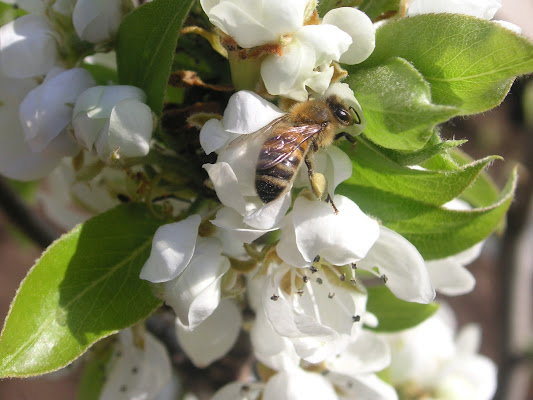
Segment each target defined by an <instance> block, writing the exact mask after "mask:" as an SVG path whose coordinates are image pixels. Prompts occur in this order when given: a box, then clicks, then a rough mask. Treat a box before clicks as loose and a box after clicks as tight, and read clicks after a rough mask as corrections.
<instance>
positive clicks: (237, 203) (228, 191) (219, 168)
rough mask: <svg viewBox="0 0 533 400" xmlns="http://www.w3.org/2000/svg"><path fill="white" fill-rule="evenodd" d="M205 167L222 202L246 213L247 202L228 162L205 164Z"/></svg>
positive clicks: (241, 212)
mask: <svg viewBox="0 0 533 400" xmlns="http://www.w3.org/2000/svg"><path fill="white" fill-rule="evenodd" d="M203 167H204V169H205V170H206V171H207V173H208V174H209V178H210V179H211V182H213V185H214V186H215V190H216V192H217V196H218V199H219V200H220V202H221V203H222V204H224V205H225V206H226V207H231V208H233V209H234V210H236V211H237V212H239V213H240V214H241V215H244V213H245V212H246V204H245V202H244V198H243V197H242V195H241V192H240V187H239V181H238V180H237V176H236V175H235V172H234V171H233V169H232V168H231V166H230V165H229V164H228V163H226V162H217V163H216V164H204V165H203Z"/></svg>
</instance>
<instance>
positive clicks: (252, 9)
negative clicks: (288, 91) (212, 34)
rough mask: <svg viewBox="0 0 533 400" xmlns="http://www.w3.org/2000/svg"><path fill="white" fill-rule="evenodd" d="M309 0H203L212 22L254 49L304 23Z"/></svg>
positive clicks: (203, 5) (274, 40)
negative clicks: (244, 0) (268, 0)
mask: <svg viewBox="0 0 533 400" xmlns="http://www.w3.org/2000/svg"><path fill="white" fill-rule="evenodd" d="M308 2H309V0H290V1H286V0H274V1H270V2H268V4H267V5H266V6H265V3H266V2H264V1H262V0H251V1H246V2H239V1H237V0H200V3H201V5H202V8H203V9H204V11H205V13H206V14H207V15H208V17H209V20H210V21H211V23H212V24H213V25H215V26H217V27H218V28H220V29H221V30H222V31H223V32H224V33H226V34H228V35H230V36H231V37H233V39H235V41H236V42H237V43H239V45H240V46H241V47H244V48H250V47H255V46H260V45H262V44H267V43H270V42H276V41H278V39H279V38H280V36H283V35H286V34H289V33H291V32H294V31H295V30H297V29H298V28H300V27H301V26H302V25H303V23H304V17H305V11H306V7H307V3H308Z"/></svg>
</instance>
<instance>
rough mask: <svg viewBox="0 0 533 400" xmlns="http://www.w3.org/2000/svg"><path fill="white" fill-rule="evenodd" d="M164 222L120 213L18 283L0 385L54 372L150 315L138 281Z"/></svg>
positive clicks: (146, 287) (64, 243) (64, 240)
mask: <svg viewBox="0 0 533 400" xmlns="http://www.w3.org/2000/svg"><path fill="white" fill-rule="evenodd" d="M162 223H163V222H162V221H159V220H157V219H155V218H154V217H153V216H152V215H151V214H150V213H149V212H148V211H147V209H146V207H145V206H144V205H140V204H127V205H120V206H118V207H116V208H114V209H112V210H111V211H108V212H106V213H103V214H101V215H98V216H97V217H94V218H92V219H91V220H89V221H87V222H85V223H83V224H81V225H78V226H77V227H76V228H74V229H73V230H72V231H70V232H69V233H67V234H65V235H63V236H62V237H61V238H60V239H58V240H57V241H56V242H54V243H53V244H52V245H51V246H50V247H49V248H48V249H47V250H46V251H45V252H44V254H43V256H42V257H41V259H39V260H38V261H37V262H36V264H35V265H34V267H33V268H32V269H31V270H30V272H29V273H28V275H27V276H26V278H25V279H24V280H23V281H22V283H21V285H20V287H19V289H18V291H17V295H16V297H15V299H14V300H13V303H12V305H11V309H10V311H9V315H8V317H7V319H6V321H5V324H4V328H3V331H2V334H1V336H0V377H26V376H33V375H39V374H43V373H46V372H51V371H55V370H57V369H59V368H62V367H64V366H65V365H67V364H69V363H70V362H72V361H73V360H74V359H76V358H77V357H79V356H80V355H81V354H82V353H84V352H85V351H86V350H87V349H88V348H89V347H90V346H91V345H92V344H93V343H95V342H96V341H98V340H100V339H102V338H104V337H106V336H109V335H111V334H113V333H115V332H118V331H120V330H121V329H124V328H126V327H128V326H130V325H132V324H135V323H137V322H138V321H141V320H143V319H144V318H146V317H147V316H148V315H150V314H151V313H152V311H154V310H155V309H156V308H157V307H158V306H159V305H160V304H161V300H159V299H158V298H157V297H155V296H154V294H153V293H152V288H151V285H150V283H149V282H147V281H144V280H141V279H140V278H139V272H140V270H141V268H142V266H143V265H144V262H145V261H146V259H147V258H148V256H149V254H150V249H151V243H152V237H153V235H154V233H155V231H156V229H157V228H158V227H159V226H160V225H161V224H162Z"/></svg>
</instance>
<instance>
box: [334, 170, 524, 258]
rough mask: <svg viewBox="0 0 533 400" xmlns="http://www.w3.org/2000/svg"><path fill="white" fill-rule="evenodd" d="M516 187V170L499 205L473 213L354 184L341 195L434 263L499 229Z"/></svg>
mask: <svg viewBox="0 0 533 400" xmlns="http://www.w3.org/2000/svg"><path fill="white" fill-rule="evenodd" d="M515 187H516V170H515V171H513V174H512V175H511V177H510V178H509V180H508V182H507V184H506V186H505V188H504V190H503V191H502V193H501V194H500V196H499V197H498V199H497V201H496V202H494V203H493V204H491V205H490V206H488V207H484V208H476V209H473V210H469V211H456V210H448V209H444V208H441V207H439V206H436V205H431V204H427V203H422V202H421V201H417V200H415V199H413V198H407V197H404V196H400V195H398V194H394V193H391V192H387V191H385V190H383V189H380V188H376V187H369V186H366V187H365V186H362V185H357V184H356V183H355V182H354V181H353V180H352V181H351V182H350V185H344V184H342V185H340V186H339V187H338V188H337V192H338V193H340V194H344V195H345V196H347V197H349V198H351V199H352V200H353V201H354V202H356V203H357V205H358V206H359V207H360V208H361V210H363V211H364V212H365V213H366V214H369V215H372V216H374V217H376V218H378V219H380V220H381V221H382V222H383V224H384V225H385V226H387V227H389V228H391V229H393V230H395V231H396V232H398V233H399V234H401V235H403V236H404V237H405V238H406V239H407V240H409V241H410V242H411V243H412V244H414V245H415V246H416V248H417V249H418V251H419V252H420V253H421V254H422V256H423V257H424V259H426V260H433V259H439V258H444V257H448V256H450V255H453V254H457V253H459V252H460V251H463V250H466V249H468V248H470V247H472V246H473V245H474V244H476V243H478V242H480V241H482V240H483V239H485V238H486V237H487V236H488V235H490V234H491V233H492V232H493V231H494V230H495V229H496V228H498V227H499V226H500V224H501V222H502V220H503V218H504V217H505V213H506V212H507V209H508V208H509V206H510V204H511V201H512V199H513V193H514V190H515Z"/></svg>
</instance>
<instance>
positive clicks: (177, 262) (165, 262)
mask: <svg viewBox="0 0 533 400" xmlns="http://www.w3.org/2000/svg"><path fill="white" fill-rule="evenodd" d="M200 222H202V219H201V217H200V216H199V215H191V216H190V217H188V218H186V219H184V220H183V221H180V222H174V223H172V224H167V225H163V226H161V227H159V228H158V229H157V231H156V233H155V235H154V239H153V240H152V251H151V252H150V257H149V258H148V260H146V263H145V264H144V266H143V267H142V270H141V274H140V278H141V279H146V280H148V281H150V282H154V283H158V282H166V281H169V280H171V279H173V278H175V277H177V276H178V275H179V274H180V273H181V272H182V271H183V270H184V269H185V267H186V266H187V264H188V263H189V261H190V260H191V257H192V255H193V253H194V248H195V244H196V238H197V236H198V227H199V226H200Z"/></svg>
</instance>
